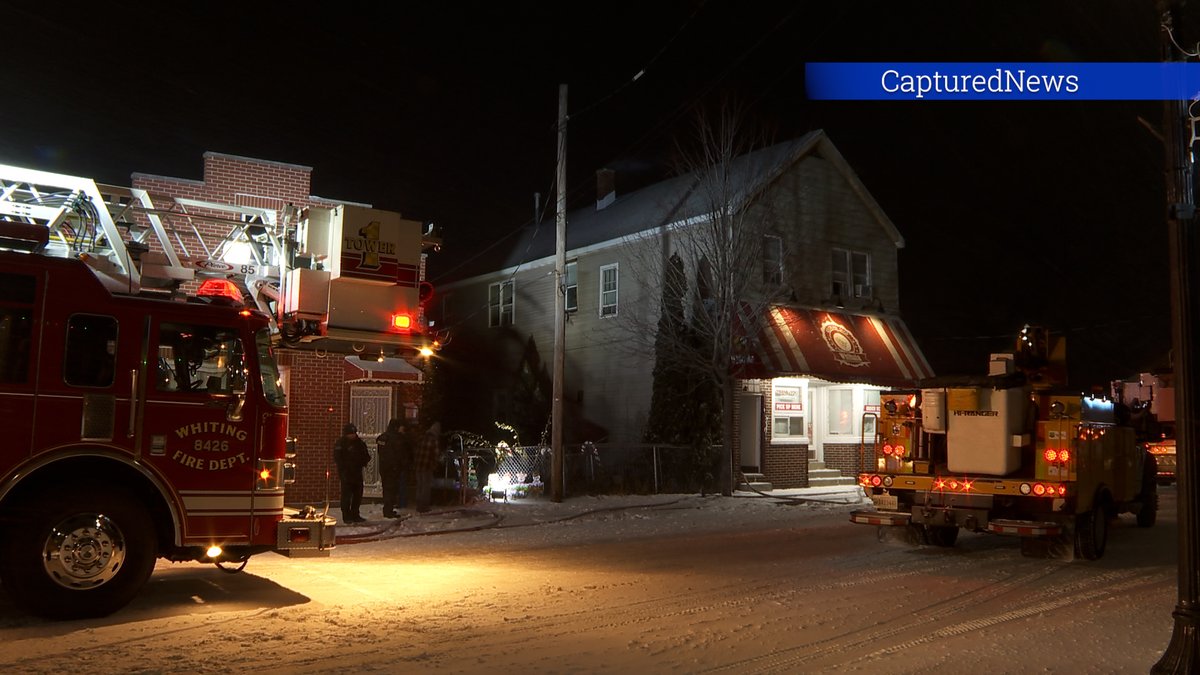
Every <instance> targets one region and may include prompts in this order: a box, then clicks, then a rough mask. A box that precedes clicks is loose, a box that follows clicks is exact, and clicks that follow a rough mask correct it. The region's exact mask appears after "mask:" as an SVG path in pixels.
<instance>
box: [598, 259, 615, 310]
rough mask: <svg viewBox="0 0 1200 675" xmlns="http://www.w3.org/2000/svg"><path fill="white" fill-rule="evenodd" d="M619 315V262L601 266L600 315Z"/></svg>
mask: <svg viewBox="0 0 1200 675" xmlns="http://www.w3.org/2000/svg"><path fill="white" fill-rule="evenodd" d="M616 315H617V263H613V264H611V265H603V266H601V267H600V316H616Z"/></svg>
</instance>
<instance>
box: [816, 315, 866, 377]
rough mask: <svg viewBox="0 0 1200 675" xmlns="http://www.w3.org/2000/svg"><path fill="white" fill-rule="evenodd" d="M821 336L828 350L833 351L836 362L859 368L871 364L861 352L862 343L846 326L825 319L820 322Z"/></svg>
mask: <svg viewBox="0 0 1200 675" xmlns="http://www.w3.org/2000/svg"><path fill="white" fill-rule="evenodd" d="M821 337H822V338H823V339H824V340H825V346H827V347H829V351H830V352H832V353H833V358H834V359H836V360H837V362H838V363H840V364H842V365H844V366H850V367H851V368H861V367H863V366H869V365H871V362H870V361H869V360H867V355H866V353H865V352H863V348H862V345H861V344H859V342H858V338H856V337H854V333H851V332H850V330H849V329H848V328H846V327H845V326H843V325H842V324H840V323H838V322H837V321H834V320H833V319H825V321H823V322H822V323H821Z"/></svg>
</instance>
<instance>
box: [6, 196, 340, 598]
mask: <svg viewBox="0 0 1200 675" xmlns="http://www.w3.org/2000/svg"><path fill="white" fill-rule="evenodd" d="M0 178H2V177H0ZM80 185H82V186H84V188H86V185H87V184H86V183H81V184H80ZM21 192H26V193H27V194H26V197H27V198H26V199H15V198H14V195H16V194H18V193H21ZM90 192H91V190H90V189H80V190H74V191H71V192H70V193H68V194H64V195H62V196H61V198H59V199H55V200H50V199H47V198H46V197H47V195H46V194H44V193H37V192H36V191H34V190H32V188H29V187H28V184H27V182H22V181H12V182H7V183H5V182H0V249H2V250H0V433H2V434H3V437H4V439H5V443H4V444H3V445H2V446H0V586H2V587H3V589H4V590H5V591H6V592H7V593H8V594H9V595H10V596H11V597H12V598H13V599H14V600H15V601H16V602H17V604H19V605H20V606H21V607H23V608H25V609H27V610H28V611H30V612H32V613H35V614H39V615H42V616H46V617H50V618H56V619H65V618H80V617H89V616H100V615H105V614H108V613H111V612H113V611H115V610H117V609H119V608H121V607H122V606H124V605H125V604H126V603H127V602H129V600H130V599H132V598H133V596H134V595H135V594H136V593H137V592H138V590H139V589H140V588H141V587H142V585H143V584H144V583H145V582H146V581H147V579H148V578H149V576H150V574H151V571H152V570H153V568H154V565H155V561H156V560H157V559H158V558H164V559H167V560H171V561H199V562H211V563H216V564H218V565H233V566H237V565H241V564H244V563H245V561H246V560H247V559H248V558H249V557H250V556H252V555H254V554H257V553H261V552H266V551H276V552H279V553H283V554H286V555H291V556H319V555H328V554H329V550H330V549H331V548H332V547H333V542H334V527H333V521H332V519H328V518H325V517H324V516H322V515H319V514H316V513H314V510H313V509H311V508H308V509H305V510H304V512H303V513H297V512H296V511H295V510H293V509H285V507H284V483H285V476H284V473H285V463H286V462H287V460H288V457H287V452H288V450H287V447H286V429H287V415H288V412H287V407H286V404H285V400H284V395H283V391H282V389H281V385H280V381H279V371H278V369H277V367H276V364H275V360H274V358H273V353H272V352H273V346H272V330H271V327H272V317H271V316H269V315H268V314H266V313H264V312H262V311H261V310H260V309H258V308H256V307H254V305H253V304H251V305H249V306H247V305H244V304H243V303H242V300H241V293H240V292H239V290H238V289H237V288H235V287H233V286H232V284H230V283H229V282H228V281H227V280H221V279H211V280H208V281H205V282H204V283H203V284H201V285H200V287H199V290H198V292H196V293H194V294H192V296H191V297H186V298H183V297H181V296H180V295H179V294H172V295H169V296H167V295H161V294H160V295H158V296H156V297H147V295H146V294H144V293H141V292H140V291H141V289H140V288H139V286H138V283H137V278H136V269H134V268H133V267H132V266H124V265H123V264H122V263H126V264H127V263H128V257H125V258H122V255H124V254H127V250H126V248H125V247H124V246H123V244H122V242H121V241H120V240H119V237H118V235H117V233H115V232H113V231H112V230H111V226H112V222H111V220H106V219H105V218H100V217H99V215H98V210H100V209H102V208H103V207H102V205H100V204H98V200H97V199H93V198H92V195H91V194H89V193H90Z"/></svg>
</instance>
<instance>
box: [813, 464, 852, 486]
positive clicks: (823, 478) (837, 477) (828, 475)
mask: <svg viewBox="0 0 1200 675" xmlns="http://www.w3.org/2000/svg"><path fill="white" fill-rule="evenodd" d="M857 482H858V481H856V480H855V479H854V478H852V477H849V476H843V475H842V472H841V471H838V470H837V469H826V468H825V462H818V461H816V460H811V459H810V460H809V461H808V484H809V486H811V487H828V486H831V485H854V484H855V483H857Z"/></svg>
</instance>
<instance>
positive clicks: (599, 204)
mask: <svg viewBox="0 0 1200 675" xmlns="http://www.w3.org/2000/svg"><path fill="white" fill-rule="evenodd" d="M616 200H617V187H616V172H615V171H613V170H612V169H600V170H598V171H596V210H597V211H599V210H601V209H603V208H604V207H606V206H608V205H609V204H612V203H613V202H615V201H616Z"/></svg>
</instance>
